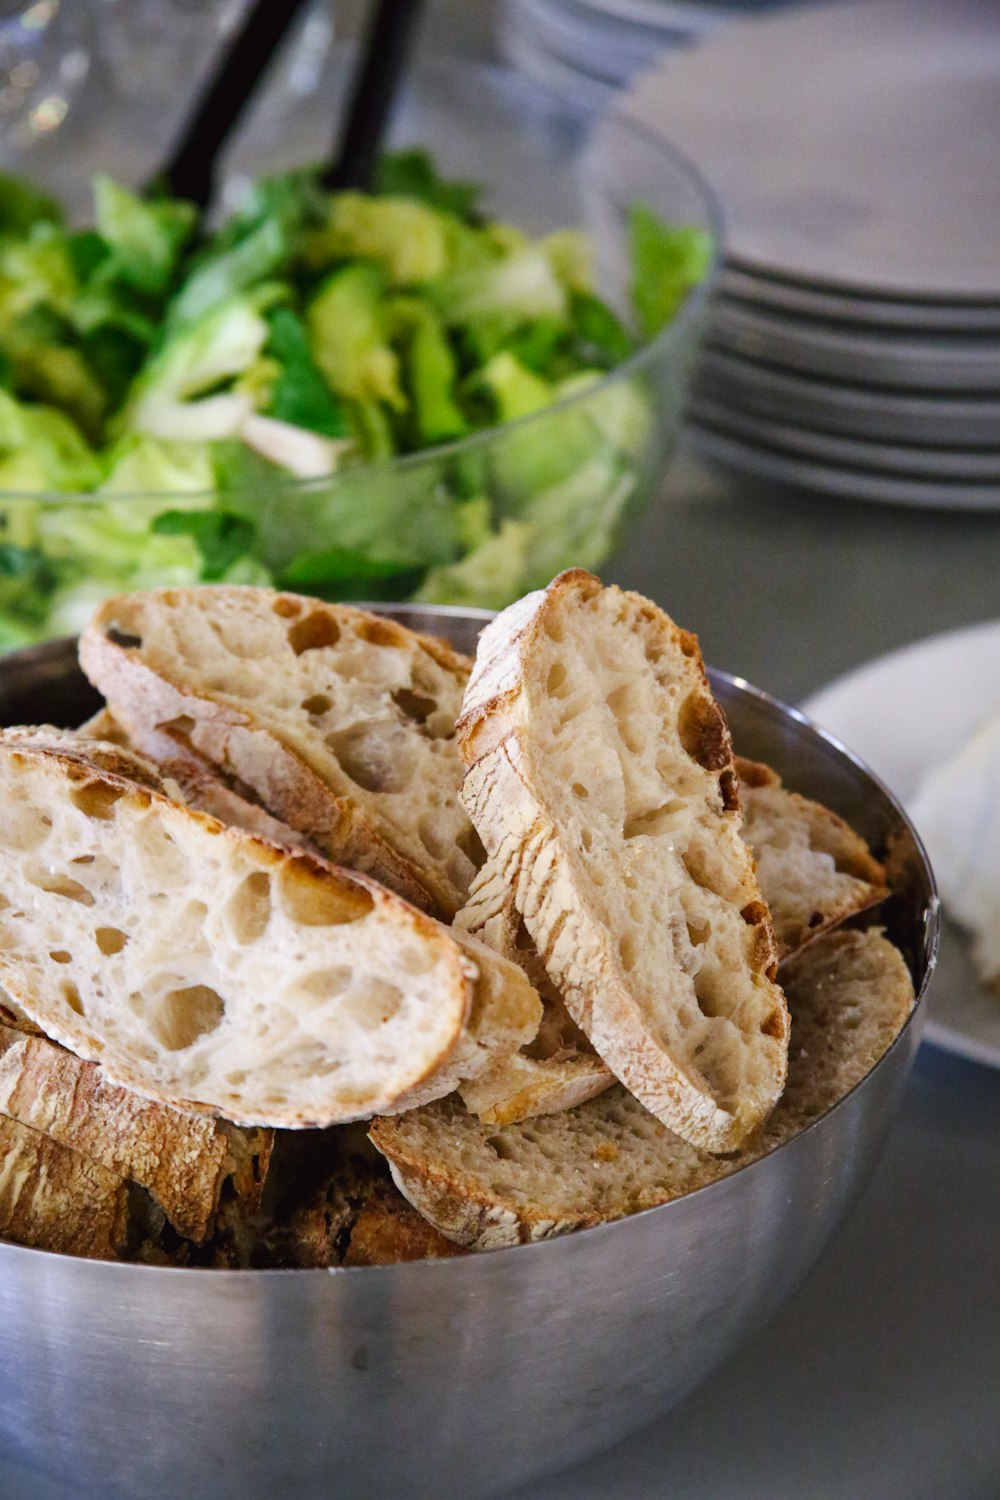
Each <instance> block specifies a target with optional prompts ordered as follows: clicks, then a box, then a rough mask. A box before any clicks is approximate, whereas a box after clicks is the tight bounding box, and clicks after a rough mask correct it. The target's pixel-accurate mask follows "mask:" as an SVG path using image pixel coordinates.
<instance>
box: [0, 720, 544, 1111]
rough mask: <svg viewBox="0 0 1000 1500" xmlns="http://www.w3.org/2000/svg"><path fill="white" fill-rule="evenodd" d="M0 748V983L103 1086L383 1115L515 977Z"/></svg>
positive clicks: (66, 763)
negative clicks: (490, 995) (485, 997)
mask: <svg viewBox="0 0 1000 1500" xmlns="http://www.w3.org/2000/svg"><path fill="white" fill-rule="evenodd" d="M123 753H124V752H122V751H120V750H119V749H118V748H117V747H113V746H109V747H103V748H102V747H98V748H97V749H96V750H95V749H94V747H93V746H89V747H85V746H84V744H83V742H78V743H77V745H76V746H75V747H74V748H73V749H72V750H69V749H67V748H65V747H60V746H58V745H54V746H52V745H48V746H47V745H44V744H40V743H38V742H35V743H32V741H31V738H30V736H25V735H23V734H21V735H18V734H16V733H13V734H12V733H10V732H7V731H5V732H3V733H2V734H0V983H2V984H3V985H4V987H5V988H6V989H7V990H8V991H9V993H10V995H11V997H12V998H13V1000H14V1002H15V1004H16V1005H18V1006H19V1007H20V1008H21V1009H22V1010H24V1011H25V1012H26V1013H27V1014H28V1015H29V1016H30V1017H31V1018H32V1019H33V1020H35V1021H36V1022H37V1023H38V1024H39V1025H41V1026H42V1028H43V1029H44V1030H45V1032H46V1033H47V1034H48V1035H49V1036H50V1037H52V1038H53V1040H56V1041H59V1042H62V1043H63V1044H64V1045H66V1046H67V1047H69V1048H70V1050H71V1051H74V1052H76V1053H77V1055H78V1056H80V1057H83V1058H85V1059H89V1060H92V1061H100V1063H101V1065H102V1067H103V1068H104V1071H105V1072H106V1074H107V1075H108V1077H109V1078H111V1079H112V1080H113V1081H114V1082H117V1083H121V1084H123V1085H125V1086H126V1087H130V1088H134V1089H136V1091H137V1092H139V1093H142V1094H144V1095H145V1096H147V1097H149V1098H154V1099H158V1100H160V1101H161V1102H163V1103H166V1104H171V1105H175V1106H177V1107H179V1108H182V1109H189V1110H191V1111H193V1112H204V1113H216V1114H221V1115H223V1116H225V1117H227V1118H228V1119H231V1120H234V1121H235V1122H237V1123H242V1124H248V1125H265V1126H266V1125H287V1126H302V1125H312V1124H330V1123H333V1122H335V1121H338V1120H344V1119H351V1118H361V1117H364V1116H366V1115H369V1114H372V1113H374V1112H376V1111H379V1110H383V1111H384V1110H387V1109H392V1108H393V1107H396V1106H397V1105H398V1104H399V1103H400V1101H401V1100H402V1099H404V1098H406V1097H407V1095H408V1094H410V1092H411V1091H413V1090H416V1089H417V1088H418V1087H420V1086H422V1085H424V1084H426V1081H427V1079H428V1077H429V1076H430V1075H431V1074H433V1073H434V1072H435V1071H436V1070H438V1069H440V1068H442V1067H443V1066H444V1065H445V1064H446V1063H447V1062H448V1059H449V1057H450V1055H451V1052H452V1051H453V1049H454V1048H455V1047H456V1045H457V1044H458V1043H459V1042H460V1041H462V1040H463V1028H464V1024H465V1020H466V1017H467V1015H468V1013H469V1011H470V1009H471V1008H472V1005H473V1000H474V993H475V988H476V986H477V985H484V986H485V987H486V988H487V989H492V988H493V987H494V986H496V987H498V988H501V989H502V986H503V983H504V978H505V977H507V978H509V981H510V983H511V984H513V985H515V986H517V988H518V991H519V993H524V992H526V993H527V994H528V996H529V999H530V1001H531V1003H532V1004H533V1006H534V1007H535V1009H536V1012H537V1007H538V1001H537V999H535V998H534V996H533V992H532V991H531V987H530V985H529V984H528V982H527V980H526V979H525V977H524V975H523V974H522V973H521V972H520V971H519V970H517V969H516V968H515V967H514V966H513V965H510V964H506V963H505V961H504V960H503V959H501V958H500V957H499V956H497V955H493V954H491V953H490V952H489V951H488V950H485V949H482V950H480V951H479V952H478V954H477V960H476V961H475V962H474V961H473V960H472V959H470V958H469V957H468V954H467V947H466V945H465V944H463V943H460V942H459V941H457V940H456V938H455V937H454V936H453V935H452V934H451V933H450V931H449V930H448V929H447V928H444V927H442V926H441V925H440V924H439V923H437V922H435V921H434V920H433V919H432V918H430V917H427V916H426V915H424V914H423V913H421V912H418V911H416V910H414V909H413V908H412V907H410V906H408V905H407V904H406V903H405V902H404V901H401V900H400V899H399V897H397V896H394V895H393V894H392V893H391V892H389V891H387V890H384V889H383V888H382V887H381V886H379V885H377V884H376V883H375V882H374V881H372V880H369V879H367V878H366V877H364V876H361V875H356V874H351V873H348V872H347V871H344V870H339V869H337V868H335V867H334V866H332V865H330V864H327V863H326V862H325V861H323V860H321V859H319V858H317V857H315V856H312V855H309V854H307V853H304V852H301V851H294V850H283V849H279V848H277V847H275V846H274V845H271V844H267V843H265V842H264V841H263V840H261V839H258V838H255V837H253V836H252V835H250V834H247V833H245V832H243V831H242V830H239V829H233V828H231V829H227V828H225V827H224V826H223V825H222V824H221V823H219V822H218V821H217V820H215V819H212V818H209V817H207V816H206V815H204V814H200V813H197V812H195V811H193V810H191V809H189V808H187V807H185V806H183V805H181V804H179V803H177V802H175V801H172V800H171V799H170V798H168V797H166V796H164V795H163V794H162V793H161V792H158V791H156V790H154V789H151V788H149V787H146V786H141V785H139V784H137V782H136V781H135V780H133V779H130V777H129V776H125V775H121V774H118V772H117V771H110V770H103V769H100V768H99V767H98V766H97V765H95V764H94V762H93V757H94V756H95V755H96V756H97V757H98V758H102V757H105V756H107V757H111V756H112V754H114V755H122V754H123Z"/></svg>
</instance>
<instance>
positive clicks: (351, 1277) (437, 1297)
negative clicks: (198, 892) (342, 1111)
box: [0, 608, 937, 1500]
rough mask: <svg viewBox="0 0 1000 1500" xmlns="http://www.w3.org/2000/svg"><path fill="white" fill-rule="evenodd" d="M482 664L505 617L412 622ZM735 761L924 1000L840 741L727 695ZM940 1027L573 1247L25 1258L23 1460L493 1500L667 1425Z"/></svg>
mask: <svg viewBox="0 0 1000 1500" xmlns="http://www.w3.org/2000/svg"><path fill="white" fill-rule="evenodd" d="M393 613H395V614H396V615H397V616H398V617H400V618H402V619H403V620H404V621H405V622H406V623H407V624H412V625H416V626H417V627H419V628H421V629H424V630H431V631H433V632H435V633H437V634H440V635H446V636H448V637H449V638H450V639H451V640H452V641H453V642H454V643H455V644H456V645H458V646H459V647H462V648H465V649H469V648H470V647H472V646H473V644H474V641H475V637H476V634H477V632H478V630H479V629H480V628H481V625H482V622H483V619H484V618H486V617H485V616H481V615H479V616H477V615H473V614H469V613H459V612H455V611H453V612H446V611H441V610H433V611H432V610H425V611H420V610H408V609H405V608H403V609H398V610H395V611H393ZM713 685H714V688H715V691H716V694H717V695H718V697H719V700H720V701H721V703H722V704H723V706H724V708H725V710H726V713H727V715H728V717H729V722H730V725H731V727H732V730H733V735H734V738H735V741H736V744H737V748H738V749H739V750H741V751H742V752H743V753H744V754H747V755H752V756H758V757H760V758H761V759H763V760H767V761H769V762H770V763H771V764H772V765H774V766H775V767H776V768H777V769H778V770H779V771H780V772H781V773H782V775H783V776H784V777H785V779H786V781H787V782H788V783H789V784H790V785H791V786H793V787H795V788H797V789H799V790H801V791H803V792H805V793H811V794H813V795H818V796H821V797H822V798H823V800H824V801H825V802H826V803H828V804H829V805H830V806H831V807H833V808H834V809H836V810H837V811H838V812H840V813H841V814H842V815H844V816H845V817H847V818H849V819H850V820H851V822H852V823H854V824H855V826H856V827H857V828H858V829H859V830H860V831H861V832H862V833H864V834H865V835H866V836H867V837H868V838H869V839H870V840H871V841H872V842H873V843H874V844H875V845H876V847H885V846H886V845H887V844H888V843H890V842H892V843H894V844H895V846H896V855H897V859H898V860H899V862H900V864H901V867H905V868H906V869H907V870H908V875H907V877H906V879H905V880H904V881H903V888H901V889H899V890H898V891H897V893H896V895H895V896H894V897H893V898H892V900H891V901H890V902H889V903H888V906H887V908H886V912H885V921H886V925H887V927H888V929H889V932H890V934H891V935H892V937H893V938H894V939H895V941H896V942H897V943H898V944H899V945H900V947H901V948H902V949H903V951H904V952H905V954H906V955H907V959H908V961H909V963H910V966H911V969H912V973H913V979H914V983H915V986H916V989H917V992H918V994H919V995H920V996H921V998H922V996H923V992H924V990H925V987H926V984H927V980H928V977H929V975H930V972H931V969H932V968H933V963H934V954H935V948H936V942H937V916H936V901H935V898H934V888H933V878H932V875H931V872H930V869H929V867H928V865H927V861H926V858H925V857H924V854H923V851H922V850H921V848H920V846H919V843H918V842H917V840H916V838H915V835H914V834H913V831H912V829H911V828H910V826H909V824H908V823H907V821H906V818H905V816H904V814H903V811H902V809H901V808H900V807H899V805H898V803H897V802H895V801H894V799H893V798H892V797H891V796H890V794H889V793H888V792H887V791H886V789H885V788H884V787H883V786H881V785H880V784H879V782H877V781H876V780H875V778H874V777H873V776H872V775H871V774H870V773H869V772H868V771H867V770H866V769H865V767H864V766H862V765H861V764H860V763H859V762H857V761H856V760H854V759H853V757H852V756H851V755H850V754H849V753H848V752H847V751H846V750H845V749H844V748H843V747H842V746H841V745H839V744H838V743H837V742H836V741H834V740H832V739H831V738H830V737H829V736H827V735H825V734H823V733H822V731H821V730H819V729H817V728H816V726H815V725H813V724H811V723H810V722H809V721H808V720H807V719H805V718H803V717H802V715H801V714H798V713H796V712H795V711H794V710H793V709H789V708H787V707H785V706H783V705H782V704H780V703H776V702H775V701H774V700H773V699H771V698H768V697H766V696H765V695H763V694H762V693H759V692H757V691H756V689H754V688H752V687H749V686H748V685H747V684H746V683H744V682H742V681H740V680H739V679H737V678H732V677H727V676H725V675H723V674H721V673H714V674H713ZM93 706H94V703H93V697H92V694H91V693H90V690H89V688H88V687H87V685H86V684H85V682H84V680H83V678H82V677H81V676H80V674H79V672H78V670H77V668H76V665H75V659H74V653H73V648H72V644H71V643H69V642H57V643H55V644H53V645H49V646H44V647H39V648H36V649H33V650H31V651H26V652H22V653H19V654H17V655H14V656H10V657H7V658H6V659H5V660H4V661H3V663H2V665H0V722H4V723H13V722H22V723H23V722H29V723H30V722H35V723H39V722H45V721H49V722H52V721H54V722H56V723H63V724H69V723H74V722H78V721H79V720H80V719H82V718H83V717H84V716H85V715H86V714H87V713H88V712H89V711H90V710H91V708H92V707H93ZM922 1011H923V1006H922V1005H918V1006H917V1008H916V1010H915V1012H914V1014H913V1017H912V1018H911V1020H910V1021H909V1022H908V1024H907V1025H906V1026H905V1027H904V1029H903V1031H902V1033H901V1034H900V1036H899V1037H898V1038H897V1040H896V1041H895V1043H894V1044H893V1046H892V1047H890V1049H889V1051H888V1052H887V1053H886V1054H885V1056H884V1057H883V1058H882V1059H881V1061H880V1062H879V1063H878V1064H877V1065H876V1067H874V1068H873V1069H872V1071H871V1072H870V1073H869V1074H868V1076H867V1077H866V1078H865V1079H864V1080H863V1082H862V1083H860V1084H859V1085H858V1086H857V1088H855V1089H854V1090H853V1091H852V1092H851V1093H850V1094H849V1095H848V1096H847V1097H846V1098H845V1099H844V1100H842V1101H841V1103H839V1104H838V1105H837V1106H836V1107H835V1108H834V1109H832V1110H831V1111H830V1112H829V1113H828V1114H827V1115H825V1116H823V1117H822V1118H821V1119H819V1120H817V1121H816V1122H815V1123H814V1124H813V1125H811V1126H810V1127H809V1128H808V1129H807V1130H805V1131H803V1132H802V1134H801V1135H799V1136H797V1137H796V1138H795V1139H794V1140H792V1141H789V1142H788V1144H787V1145H784V1146H782V1147H781V1148H780V1149H779V1150H777V1151H775V1152H774V1153H773V1154H772V1155H770V1156H768V1157H766V1158H764V1159H763V1160H761V1161H758V1162H755V1163H754V1164H753V1165H752V1166H747V1167H744V1168H743V1169H742V1170H741V1171H739V1172H736V1173H735V1174H733V1175H732V1176H730V1177H727V1178H725V1179H723V1180H722V1181H720V1182H716V1183H713V1184H712V1185H711V1186H709V1187H705V1188H702V1189H701V1190H700V1191H699V1192H696V1193H692V1194H690V1195H689V1196H688V1197H686V1198H681V1199H679V1200H677V1201H676V1202H674V1203H670V1204H667V1205H665V1206H664V1207H662V1208H655V1209H650V1210H649V1211H648V1212H646V1213H642V1214H637V1215H635V1216H634V1217H632V1218H629V1219H625V1220H622V1221H621V1222H619V1223H616V1224H609V1225H604V1226H602V1227H599V1228H596V1229H589V1230H586V1231H584V1232H582V1233H579V1234H574V1235H570V1236H568V1237H567V1238H565V1239H559V1240H552V1241H548V1242H547V1243H544V1244H536V1245H527V1246H523V1247H521V1248H518V1249H514V1250H498V1251H493V1252H491V1253H489V1254H484V1255H479V1256H470V1257H469V1258H468V1259H459V1260H447V1261H427V1262H420V1263H415V1264H410V1265H402V1266H388V1267H379V1268H373V1269H353V1270H332V1271H257V1272H249V1271H246V1272H230V1271H192V1270H175V1269H163V1268H159V1267H148V1266H129V1265H112V1264H104V1263H100V1262H91V1261H84V1260H75V1259H72V1258H69V1257H63V1256H57V1255H50V1254H46V1253H43V1252H40V1251H35V1250H26V1249H22V1248H20V1247H18V1246H15V1245H6V1244H0V1326H2V1328H3V1331H4V1333H3V1343H4V1357H3V1360H2V1363H0V1453H2V1454H3V1455H4V1456H5V1457H7V1458H8V1459H10V1460H12V1461H14V1462H20V1463H21V1464H25V1465H27V1466H29V1467H33V1468H37V1469H38V1470H40V1471H43V1472H48V1473H50V1474H53V1475H56V1476H58V1477H60V1478H62V1479H63V1480H64V1481H66V1482H67V1483H68V1484H73V1485H77V1486H83V1487H84V1489H85V1492H86V1493H90V1492H91V1491H92V1492H93V1493H94V1495H95V1496H98V1495H99V1496H101V1497H102V1500H111V1497H115V1496H123V1497H128V1500H146V1497H149V1500H153V1497H156V1500H161V1497H162V1496H165V1495H166V1496H170V1495H200V1494H210V1495H211V1496H212V1497H213V1500H279V1497H280V1500H320V1497H322V1500H329V1497H330V1496H332V1495H336V1496H338V1497H351V1500H385V1497H388V1496H393V1497H395V1496H400V1497H406V1500H419V1497H422V1496H433V1497H434V1500H451V1497H459V1496H460V1497H462V1500H474V1497H477V1496H485V1495H494V1494H499V1493H502V1492H503V1491H504V1490H506V1489H508V1488H511V1487H513V1486H514V1485H516V1484H520V1483H524V1482H526V1481H527V1480H529V1479H531V1478H534V1477H537V1476H539V1475H542V1474H544V1473H546V1472H550V1471H555V1470H558V1469H560V1468H562V1467H563V1466H565V1465H566V1464H569V1463H571V1462H573V1461H574V1460H577V1459H580V1458H583V1457H585V1456H586V1455H587V1454H590V1453H593V1452H596V1451H597V1450H599V1449H601V1448H603V1447H606V1446H607V1445H609V1444H611V1443H613V1442H615V1441H616V1440H617V1439H619V1438H622V1437H624V1436H625V1435H626V1434H627V1433H628V1432H630V1431H633V1430H635V1429H636V1428H639V1427H641V1426H642V1425H643V1424H645V1423H646V1422H648V1421H650V1420H651V1419H652V1418H653V1417H655V1416H657V1415H658V1414H660V1413H662V1412H664V1411H666V1410H667V1408H668V1407H670V1406H671V1405H673V1404H674V1403H675V1402H676V1401H678V1400H679V1399H680V1398H681V1397H682V1396H683V1395H684V1394H685V1393H686V1392H687V1391H689V1390H690V1389H691V1388H692V1387H693V1386H694V1385H696V1384H697V1382H698V1381H700V1380H701V1379H702V1378H703V1377H704V1376H705V1375H707V1374H708V1372H709V1371H710V1370H711V1369H712V1368H713V1367H714V1366H715V1365H717V1364H718V1363H719V1362H720V1361H721V1360H722V1359H723V1358H724V1357H725V1356H726V1355H727V1354H728V1353H729V1352H730V1351H731V1350H732V1349H733V1348H735V1346H736V1345H737V1344H738V1343H739V1342H740V1340H741V1339H743V1338H745V1337H746V1336H747V1335H748V1334H749V1333H750V1332H751V1331H753V1330H754V1329H755V1328H757V1327H758V1326H759V1325H761V1324H762V1323H763V1322H764V1321H765V1320H766V1319H767V1318H769V1317H770V1316H771V1315H772V1313H774V1311H775V1310H776V1309H777V1307H778V1306H779V1305H780V1304H781V1303H782V1302H783V1301H784V1299H785V1298H786V1297H788V1296H789V1295H790V1293H791V1292H792V1291H793V1290H794V1289H795V1287H796V1286H797V1285H798V1284H799V1282H800V1281H801V1280H802V1278H803V1277H804V1276H805V1275H806V1274H807V1272H808V1271H809V1270H810V1268H811V1267H812V1266H813V1264H814V1262H815V1261H816V1259H817V1258H818V1256H819V1254H820V1252H821V1251H822V1249H823V1248H824V1246H825V1245H826V1244H827V1242H828V1240H829V1239H830V1237H831V1235H832V1234H833V1232H834V1230H835V1229H836V1228H837V1226H838V1224H839V1223H840V1221H841V1220H842V1218H843V1217H844V1214H845V1213H846V1212H847V1209H848V1207H849V1205H850V1203H851V1202H852V1200H853V1199H854V1198H855V1197H856V1196H857V1194H858V1193H859V1192H860V1190H861V1188H862V1187H863V1186H864V1184H865V1183H866V1181H867V1180H868V1177H869V1175H870V1173H871V1170H872V1168H873V1166H874V1164H875V1161H876V1158H877V1156H878V1153H879V1150H880V1147H881V1144H882V1140H883V1137H884V1135H885V1131H886V1128H887V1126H888V1124H889V1121H890V1119H891V1118H892V1114H893V1111H894V1109H895V1107H896V1104H897V1102H898V1099H899V1096H900V1093H901V1091H902V1088H903V1085H904V1083H905V1081H906V1076H907V1073H908V1071H909V1067H910V1063H911V1060H912V1057H913V1054H914V1051H915V1049H916V1047H917V1043H918V1040H919V1033H920V1028H921V1024H922Z"/></svg>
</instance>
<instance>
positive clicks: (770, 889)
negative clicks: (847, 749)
mask: <svg viewBox="0 0 1000 1500" xmlns="http://www.w3.org/2000/svg"><path fill="white" fill-rule="evenodd" d="M736 770H737V774H738V776H739V784H740V803H741V804H742V807H743V837H744V839H745V840H746V841H747V843H748V844H749V845H750V847H751V849H752V850H753V852H754V856H755V858H756V860H757V879H758V880H759V881H760V888H761V890H762V891H763V893H764V899H765V901H766V902H767V905H768V909H769V911H770V913H771V924H772V926H773V928H774V935H775V939H776V940H777V944H778V955H779V957H780V958H781V959H785V958H788V957H789V956H790V955H791V954H793V953H795V952H796V951H797V950H798V949H799V948H801V947H802V946H803V945H804V944H805V943H808V942H810V941H811V940H812V939H813V938H815V937H818V936H819V934H820V933H821V932H827V931H829V929H830V928H831V927H836V926H837V925H838V924H839V923H841V922H844V921H846V920H847V918H848V917H853V916H856V915H857V914H858V913H859V912H862V911H867V910H868V909H869V908H870V907H872V906H877V905H878V903H879V902H880V901H884V900H885V898H886V896H887V895H888V894H889V892H888V889H887V887H886V883H885V869H884V868H883V866H882V865H880V864H879V862H878V860H876V859H875V858H874V857H873V855H872V852H871V850H870V849H869V848H868V845H867V844H866V843H865V841H864V839H863V838H861V836H860V834H857V833H855V832H854V829H853V828H850V827H849V826H848V824H846V823H845V822H844V821H843V819H842V818H838V817H837V815H836V813H833V812H831V811H830V809H829V808H828V807H823V806H822V805H821V804H820V803H819V802H812V801H810V800H809V798H807V797H800V796H799V794H798V793H797V792H790V791H788V790H787V789H786V788H785V787H784V786H782V783H781V777H780V776H779V775H778V774H777V772H775V771H772V770H771V768H770V767H769V766H764V765H761V764H760V763H759V762H758V761H753V760H744V759H743V758H742V757H741V756H737V757H736Z"/></svg>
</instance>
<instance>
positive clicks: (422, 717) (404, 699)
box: [392, 687, 438, 727]
mask: <svg viewBox="0 0 1000 1500" xmlns="http://www.w3.org/2000/svg"><path fill="white" fill-rule="evenodd" d="M392 701H393V703H395V705H396V707H397V708H398V709H399V711H400V713H401V714H402V715H403V716H404V718H407V719H410V720H411V721H412V722H413V723H414V724H419V725H420V726H421V727H423V725H425V724H426V723H427V720H428V719H429V718H430V716H431V714H433V713H436V712H437V706H438V705H437V699H436V698H426V697H424V695H423V694H422V693H415V692H414V691H413V689H412V688H408V687H401V688H397V689H396V691H395V692H394V693H393V694H392Z"/></svg>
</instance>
